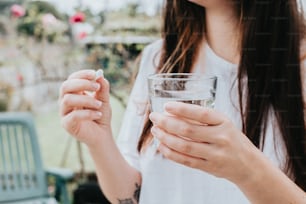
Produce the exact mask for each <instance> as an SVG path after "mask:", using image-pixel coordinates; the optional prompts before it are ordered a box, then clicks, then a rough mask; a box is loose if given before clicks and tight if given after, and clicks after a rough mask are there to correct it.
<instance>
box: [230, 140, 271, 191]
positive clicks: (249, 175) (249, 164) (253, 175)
mask: <svg viewBox="0 0 306 204" xmlns="http://www.w3.org/2000/svg"><path fill="white" fill-rule="evenodd" d="M242 161H243V162H242V168H241V171H240V172H241V173H240V174H239V175H238V177H237V178H235V179H233V180H232V182H234V183H235V184H236V185H237V186H238V187H242V188H245V187H249V186H254V185H257V183H258V182H260V181H262V177H263V175H262V173H263V172H264V171H265V170H264V169H266V168H267V167H266V162H264V161H265V156H264V155H263V153H262V152H261V151H260V150H259V149H258V148H257V147H256V146H254V145H253V144H252V143H251V142H250V144H249V145H246V148H245V151H244V155H243V160H242Z"/></svg>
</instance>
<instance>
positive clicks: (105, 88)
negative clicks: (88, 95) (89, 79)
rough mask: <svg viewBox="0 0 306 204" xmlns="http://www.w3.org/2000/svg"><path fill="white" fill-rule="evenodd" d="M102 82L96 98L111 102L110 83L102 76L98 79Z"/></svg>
mask: <svg viewBox="0 0 306 204" xmlns="http://www.w3.org/2000/svg"><path fill="white" fill-rule="evenodd" d="M96 82H97V83H99V84H100V89H99V90H98V91H96V99H98V100H99V101H102V103H104V104H107V103H109V102H110V99H109V91H110V85H109V82H108V81H107V80H106V79H105V78H104V77H103V76H102V77H99V78H98V79H97V80H96Z"/></svg>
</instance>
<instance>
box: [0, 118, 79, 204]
mask: <svg viewBox="0 0 306 204" xmlns="http://www.w3.org/2000/svg"><path fill="white" fill-rule="evenodd" d="M48 176H52V177H53V180H54V181H55V187H56V190H55V195H54V196H55V197H51V196H50V195H49V192H48V182H47V178H48ZM72 177H73V173H72V171H69V170H61V169H50V170H49V171H45V170H44V168H43V163H42V159H41V156H40V150H39V145H38V138H37V134H36V129H35V125H34V120H33V118H32V116H31V114H30V113H20V112H18V113H0V203H8V204H13V203H14V204H15V203H16V204H17V203H18V204H19V203H20V204H21V203H22V204H26V203H28V204H34V203H37V204H44V203H45V204H53V203H57V201H59V202H60V203H63V204H68V203H70V201H69V197H68V192H67V188H66V183H67V181H69V180H71V179H72Z"/></svg>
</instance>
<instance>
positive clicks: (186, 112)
mask: <svg viewBox="0 0 306 204" xmlns="http://www.w3.org/2000/svg"><path fill="white" fill-rule="evenodd" d="M165 110H166V111H167V112H168V113H170V114H172V115H175V116H178V117H182V118H186V119H190V120H195V121H199V122H201V123H202V124H208V125H219V124H221V123H223V122H224V120H225V119H224V117H223V116H221V114H219V113H217V112H216V111H215V110H213V109H209V108H203V107H201V106H198V105H192V104H186V103H180V102H168V103H166V104H165Z"/></svg>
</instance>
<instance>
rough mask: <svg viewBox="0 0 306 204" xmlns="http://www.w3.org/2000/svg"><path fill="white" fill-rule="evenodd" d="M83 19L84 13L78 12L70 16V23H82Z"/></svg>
mask: <svg viewBox="0 0 306 204" xmlns="http://www.w3.org/2000/svg"><path fill="white" fill-rule="evenodd" d="M84 21H85V14H84V13H82V12H78V13H76V14H74V15H73V16H71V17H70V22H71V23H83V22H84Z"/></svg>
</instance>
